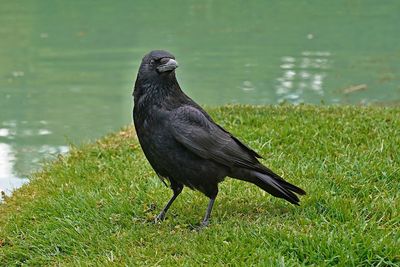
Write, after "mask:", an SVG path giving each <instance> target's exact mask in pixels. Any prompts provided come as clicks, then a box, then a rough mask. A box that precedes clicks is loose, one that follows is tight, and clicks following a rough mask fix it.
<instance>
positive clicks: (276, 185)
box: [232, 168, 306, 205]
mask: <svg viewBox="0 0 400 267" xmlns="http://www.w3.org/2000/svg"><path fill="white" fill-rule="evenodd" d="M267 170H268V172H267V171H265V170H264V171H263V172H260V171H256V170H249V169H243V168H241V169H236V170H235V171H234V174H235V175H232V177H235V178H237V179H240V180H244V181H247V182H251V183H253V184H255V185H257V186H258V187H260V188H261V189H263V190H264V191H266V192H268V193H270V194H271V195H273V196H275V197H279V198H283V199H285V200H287V201H289V202H290V203H292V204H295V205H299V202H300V199H299V198H298V197H297V195H296V194H295V193H297V194H299V195H305V194H306V192H305V191H304V190H303V189H301V188H300V187H297V186H295V185H293V184H291V183H289V182H287V181H285V180H283V178H282V177H280V176H279V175H277V174H275V173H274V172H272V171H271V170H269V169H267Z"/></svg>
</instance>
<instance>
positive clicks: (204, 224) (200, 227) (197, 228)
mask: <svg viewBox="0 0 400 267" xmlns="http://www.w3.org/2000/svg"><path fill="white" fill-rule="evenodd" d="M209 225H210V220H204V221H202V222H201V223H200V224H199V225H197V226H195V227H193V230H195V231H201V230H203V229H205V228H207V227H208V226H209Z"/></svg>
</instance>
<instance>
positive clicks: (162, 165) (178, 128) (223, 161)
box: [133, 50, 305, 226]
mask: <svg viewBox="0 0 400 267" xmlns="http://www.w3.org/2000/svg"><path fill="white" fill-rule="evenodd" d="M177 67H178V63H177V62H176V61H175V57H174V56H173V55H172V54H170V53H169V52H166V51H161V50H155V51H152V52H150V53H149V54H147V55H145V56H144V57H143V60H142V63H141V65H140V68H139V72H138V75H137V79H136V82H135V87H134V92H133V96H134V108H133V119H134V124H135V128H136V133H137V136H138V138H139V142H140V145H141V147H142V149H143V152H144V154H145V155H146V157H147V159H148V161H149V162H150V164H151V166H152V167H153V169H154V170H155V172H156V173H157V175H158V176H159V177H160V178H161V179H162V181H164V179H167V180H168V181H169V184H170V187H171V189H172V190H173V193H174V194H173V196H172V198H171V199H170V200H169V201H168V203H167V205H166V206H165V207H164V209H163V210H162V211H161V213H160V214H159V215H158V216H157V218H156V221H157V220H163V219H164V217H165V213H166V212H167V210H168V209H169V207H170V206H171V204H172V202H174V200H175V199H176V197H177V196H178V195H179V194H180V193H181V191H182V189H183V187H184V186H188V187H190V188H191V189H196V190H199V191H200V192H202V193H203V194H205V195H206V196H207V197H209V198H210V202H209V204H208V207H207V210H206V214H205V216H204V219H203V221H202V223H201V225H202V226H206V225H208V223H209V220H210V214H211V210H212V207H213V204H214V201H215V198H216V197H217V194H218V183H220V182H222V181H223V180H224V178H225V177H226V176H229V177H232V178H236V179H240V180H243V181H247V182H250V183H253V184H255V185H257V186H258V187H260V188H262V189H263V190H265V191H266V192H268V193H270V194H271V195H273V196H276V197H279V198H283V199H286V200H287V201H289V202H290V203H293V204H296V205H298V203H299V198H298V197H297V196H296V195H295V194H294V193H297V194H300V195H304V194H305V192H304V190H303V189H301V188H299V187H297V186H295V185H292V184H290V183H288V182H286V181H285V180H283V178H282V177H280V176H279V175H277V174H275V173H274V172H272V171H271V170H270V169H268V168H267V167H265V166H264V165H262V164H261V163H260V162H259V161H258V159H257V158H261V156H260V155H259V154H257V152H255V151H254V150H252V149H250V148H249V147H248V146H246V145H245V144H243V143H242V142H241V141H239V139H237V138H236V137H234V136H233V135H232V134H230V133H229V132H228V131H226V130H225V129H223V128H222V127H221V126H219V125H218V124H216V123H215V122H214V121H213V120H212V119H211V117H210V116H209V115H208V114H207V113H206V112H205V111H204V110H203V109H202V108H201V107H200V106H199V105H198V104H196V103H195V102H194V101H193V100H192V99H190V98H189V97H188V96H187V95H186V94H185V93H184V92H183V91H182V90H181V88H180V86H179V84H178V81H177V80H176V77H175V69H176V68H177ZM164 183H165V181H164Z"/></svg>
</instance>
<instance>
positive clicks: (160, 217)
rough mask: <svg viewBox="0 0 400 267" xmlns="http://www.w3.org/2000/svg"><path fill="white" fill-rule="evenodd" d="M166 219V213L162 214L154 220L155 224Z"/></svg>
mask: <svg viewBox="0 0 400 267" xmlns="http://www.w3.org/2000/svg"><path fill="white" fill-rule="evenodd" d="M164 219H165V212H161V213H160V214H158V215H157V217H156V218H155V219H154V223H159V222H162V221H164Z"/></svg>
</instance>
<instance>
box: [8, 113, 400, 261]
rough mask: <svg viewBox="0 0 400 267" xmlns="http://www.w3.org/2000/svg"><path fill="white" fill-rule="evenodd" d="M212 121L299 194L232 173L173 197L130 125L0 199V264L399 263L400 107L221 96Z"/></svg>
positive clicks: (75, 151) (61, 159)
mask: <svg viewBox="0 0 400 267" xmlns="http://www.w3.org/2000/svg"><path fill="white" fill-rule="evenodd" d="M210 112H211V114H212V116H213V117H214V118H215V120H216V121H217V122H219V123H220V124H221V125H223V126H224V127H225V128H226V129H228V130H229V131H231V132H232V133H234V134H235V135H236V136H238V137H239V138H240V139H242V140H243V141H245V143H247V144H249V145H250V146H251V147H253V148H254V149H255V150H256V151H258V152H260V154H262V155H264V157H265V159H264V160H263V162H264V163H265V164H266V165H267V166H269V167H270V168H271V169H273V170H275V171H277V172H278V173H279V174H281V175H283V176H284V177H285V178H286V179H287V180H289V181H291V182H293V183H294V184H296V185H298V186H300V187H302V188H304V189H305V190H306V191H307V193H308V195H307V196H305V197H303V198H302V202H301V206H300V207H295V206H293V205H291V204H289V203H286V202H284V201H283V200H281V199H276V198H273V197H271V196H269V195H267V194H264V193H263V192H262V191H261V190H260V189H258V188H257V187H256V186H253V185H251V184H247V183H244V182H240V181H235V180H232V179H227V180H226V181H225V182H224V183H222V184H221V186H220V194H219V196H218V198H217V201H216V205H215V209H214V212H213V218H212V223H211V226H210V227H209V228H207V229H204V230H203V231H200V232H197V231H194V230H193V229H192V226H193V225H194V224H197V223H198V222H199V221H200V220H201V218H202V216H203V213H204V211H205V208H206V205H207V201H208V200H207V199H206V197H204V196H202V195H201V194H200V193H198V192H194V191H191V190H188V189H185V190H184V191H183V194H182V195H181V196H180V198H178V200H177V201H176V202H175V203H174V205H173V206H172V207H171V209H170V211H169V213H168V215H167V219H166V221H164V222H163V223H161V224H153V223H152V220H153V218H154V215H156V214H157V213H158V212H159V211H160V209H161V208H162V207H163V205H164V204H165V203H166V201H167V200H168V199H169V197H170V196H171V192H170V190H169V189H167V188H165V186H164V185H163V184H162V183H161V182H160V181H159V179H158V178H157V177H156V175H155V173H154V172H153V171H152V169H151V167H150V165H149V164H148V163H147V161H146V159H145V158H144V155H143V153H142V151H141V149H140V147H139V145H138V142H137V139H136V137H135V135H134V133H133V131H132V128H127V129H123V130H122V131H121V132H118V133H115V134H112V135H109V136H107V137H105V138H103V139H101V140H99V141H97V142H96V143H93V144H88V145H85V146H82V147H79V148H72V150H71V153H69V155H68V156H66V157H59V158H58V159H57V160H56V161H55V162H53V163H49V164H48V165H47V166H45V167H44V169H43V171H42V172H39V173H36V174H34V175H33V176H32V181H31V183H30V184H29V185H27V186H23V187H22V188H21V189H19V190H18V191H17V192H15V193H14V195H13V196H12V197H10V198H7V199H6V200H5V203H3V204H2V205H0V265H3V264H4V265H5V266H8V265H20V264H26V265H28V266H32V265H45V264H48V265H57V264H61V265H70V266H79V265H99V266H103V265H125V264H126V265H139V266H148V265H174V264H179V265H194V264H199V265H201V264H210V265H211V264H212V265H215V264H226V265H243V266H244V265H249V264H260V265H275V266H276V265H279V266H285V265H286V266H293V265H297V264H298V265H303V264H304V265H311V264H315V265H317V266H324V265H327V266H329V265H341V266H353V265H371V264H372V265H380V266H388V265H392V266H397V265H399V264H400V255H399V251H400V232H399V227H400V150H399V144H400V117H399V114H400V108H387V109H385V108H377V107H375V108H366V107H313V106H300V107H293V106H280V107H250V106H227V107H222V108H218V109H213V110H210Z"/></svg>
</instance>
